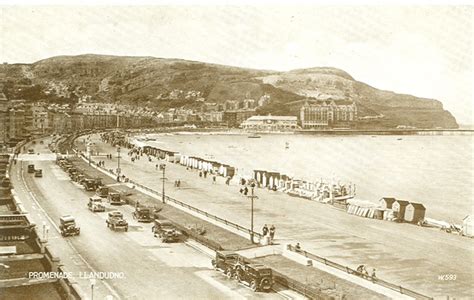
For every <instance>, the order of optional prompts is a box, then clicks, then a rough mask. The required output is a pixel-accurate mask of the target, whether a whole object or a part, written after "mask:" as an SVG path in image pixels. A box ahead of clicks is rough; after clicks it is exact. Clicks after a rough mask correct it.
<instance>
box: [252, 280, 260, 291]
mask: <svg viewBox="0 0 474 300" xmlns="http://www.w3.org/2000/svg"><path fill="white" fill-rule="evenodd" d="M250 288H251V289H252V291H254V292H256V291H257V290H258V286H257V282H256V281H255V280H252V282H251V283H250Z"/></svg>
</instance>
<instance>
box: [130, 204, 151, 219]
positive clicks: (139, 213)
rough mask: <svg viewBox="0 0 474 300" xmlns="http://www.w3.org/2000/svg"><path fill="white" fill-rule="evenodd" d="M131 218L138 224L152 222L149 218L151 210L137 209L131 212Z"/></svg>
mask: <svg viewBox="0 0 474 300" xmlns="http://www.w3.org/2000/svg"><path fill="white" fill-rule="evenodd" d="M133 218H134V219H135V220H137V221H138V222H151V221H153V219H152V217H151V210H150V209H149V208H146V207H137V208H135V211H134V212H133Z"/></svg>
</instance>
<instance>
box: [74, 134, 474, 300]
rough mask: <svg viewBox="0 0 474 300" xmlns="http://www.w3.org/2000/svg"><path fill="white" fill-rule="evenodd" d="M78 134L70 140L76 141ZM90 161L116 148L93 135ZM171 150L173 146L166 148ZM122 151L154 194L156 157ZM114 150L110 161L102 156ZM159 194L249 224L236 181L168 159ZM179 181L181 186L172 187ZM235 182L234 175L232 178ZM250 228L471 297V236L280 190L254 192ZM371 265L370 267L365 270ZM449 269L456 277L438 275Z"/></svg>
mask: <svg viewBox="0 0 474 300" xmlns="http://www.w3.org/2000/svg"><path fill="white" fill-rule="evenodd" d="M82 140H83V138H80V139H79V140H78V141H77V143H78V145H79V146H80V147H81V145H80V143H81V142H82ZM91 141H92V142H93V143H94V147H95V151H98V152H99V154H101V155H99V156H96V157H93V159H95V160H104V161H105V167H106V168H107V169H115V168H116V167H117V159H116V155H117V152H116V149H115V148H114V147H112V146H111V145H108V144H104V143H102V142H101V141H100V139H99V137H98V135H97V134H96V135H93V136H92V139H91ZM169 150H172V149H169ZM126 152H127V151H122V159H121V160H120V165H121V169H122V173H123V174H125V175H126V176H127V177H129V178H131V179H133V180H135V181H137V182H139V183H141V184H143V185H145V186H147V187H150V188H153V189H154V190H156V191H161V182H160V181H159V178H160V177H161V173H160V171H157V170H156V169H155V168H156V164H157V163H161V162H159V161H158V160H156V159H153V160H152V162H148V160H147V159H146V157H145V156H144V157H142V159H139V160H135V162H131V160H130V157H128V156H127V154H126ZM106 153H109V154H110V153H111V154H113V159H112V160H107V159H105V154H106ZM166 177H167V178H168V180H167V182H166V184H165V189H166V194H167V195H169V196H171V197H173V198H176V199H178V200H180V201H183V202H185V203H187V204H190V205H192V206H194V207H197V208H200V209H202V210H205V211H207V212H209V213H211V214H215V215H217V216H219V217H221V218H224V219H227V220H229V221H232V222H235V223H237V224H240V225H242V226H245V227H247V228H249V227H250V203H249V201H248V200H247V199H246V198H245V197H244V196H242V195H241V194H239V192H238V189H239V187H238V186H237V184H236V183H233V184H231V185H230V186H227V185H225V184H224V182H223V181H224V179H223V178H222V177H218V180H217V184H213V183H212V179H211V178H209V176H208V178H201V177H199V176H198V174H197V171H196V170H186V168H185V167H183V166H180V165H178V164H173V163H167V166H166ZM178 179H179V180H180V181H181V183H182V184H181V185H182V187H181V188H176V187H174V185H173V182H174V181H175V180H178ZM234 181H237V180H234ZM256 194H257V196H258V197H259V199H257V200H256V201H255V210H254V213H255V226H256V228H261V227H262V226H263V225H264V224H275V226H276V228H277V229H276V238H277V242H279V243H285V242H292V243H295V242H300V243H301V246H302V247H303V249H305V250H307V251H310V252H312V253H315V254H318V255H320V256H323V257H326V258H328V259H331V260H333V261H336V262H338V263H340V264H343V265H347V266H350V267H353V268H356V267H357V266H358V265H359V264H365V265H367V267H368V268H376V270H377V273H376V274H377V276H378V277H379V278H382V279H384V280H387V281H390V282H393V283H395V284H398V285H402V286H404V287H407V288H410V289H413V290H415V291H418V292H421V293H424V294H426V295H429V296H436V297H446V296H451V297H471V296H472V295H473V293H474V285H473V284H472V282H473V273H474V267H473V264H472V262H473V261H474V252H473V244H472V239H468V238H464V237H461V236H457V235H453V234H446V233H443V232H439V230H433V229H429V228H420V227H418V226H414V225H410V224H406V223H405V224H398V223H393V222H387V221H380V220H373V219H367V218H361V217H358V216H354V215H349V214H347V213H346V212H344V211H340V210H337V209H335V208H333V207H332V206H330V205H325V204H322V203H318V202H314V201H309V200H305V199H301V198H296V197H290V196H289V195H287V194H284V193H280V192H273V191H268V190H265V189H256ZM370 270H371V269H370ZM447 274H454V275H456V280H442V279H439V278H442V277H440V276H442V275H447Z"/></svg>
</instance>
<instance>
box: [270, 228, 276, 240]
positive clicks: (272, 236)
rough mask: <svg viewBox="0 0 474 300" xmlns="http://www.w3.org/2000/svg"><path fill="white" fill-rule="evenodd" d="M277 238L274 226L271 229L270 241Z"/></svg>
mask: <svg viewBox="0 0 474 300" xmlns="http://www.w3.org/2000/svg"><path fill="white" fill-rule="evenodd" d="M274 237H275V226H274V225H273V224H272V226H271V227H270V240H272V241H273V238H274Z"/></svg>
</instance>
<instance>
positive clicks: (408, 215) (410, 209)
mask: <svg viewBox="0 0 474 300" xmlns="http://www.w3.org/2000/svg"><path fill="white" fill-rule="evenodd" d="M425 211H426V208H425V207H424V206H423V204H421V203H413V202H411V203H410V204H408V205H407V207H406V209H405V215H404V219H405V222H409V223H413V224H417V223H418V222H419V221H423V220H424V219H425Z"/></svg>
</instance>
